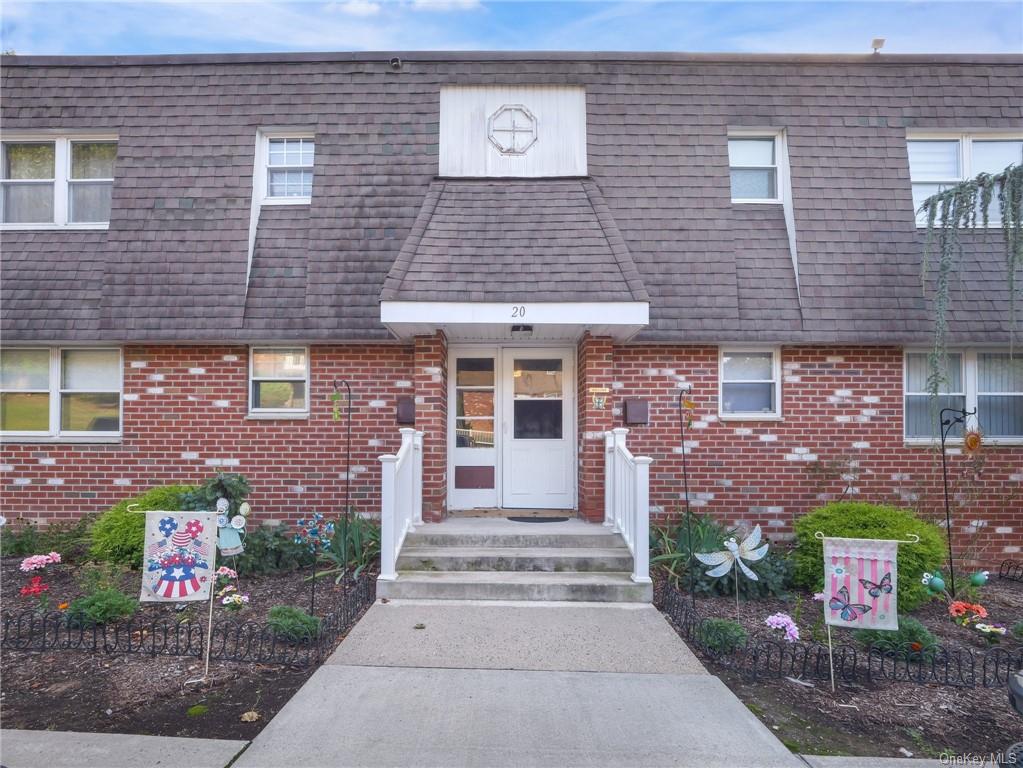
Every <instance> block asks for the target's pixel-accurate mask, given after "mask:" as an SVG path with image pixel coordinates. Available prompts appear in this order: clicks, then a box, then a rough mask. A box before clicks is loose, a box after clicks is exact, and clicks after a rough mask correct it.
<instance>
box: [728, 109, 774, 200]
mask: <svg viewBox="0 0 1023 768" xmlns="http://www.w3.org/2000/svg"><path fill="white" fill-rule="evenodd" d="M731 139H773V140H774V165H738V166H733V165H732V162H731V160H729V161H728V174H729V178H728V190H729V196H731V189H732V180H731V172H732V170H733V169H736V170H743V169H749V170H757V169H761V170H767V169H773V170H774V194H775V196H774V197H764V198H758V197H739V198H736V197H732V198H731V201H732V203H733V204H734V205H783V204H785V203H786V190H788V188H789V184H788V151H787V146H786V144H785V131H782V130H776V129H774V130H770V129H764V130H758V129H752V128H750V129H745V128H741V129H729V131H728V140H731ZM726 150H727V144H726Z"/></svg>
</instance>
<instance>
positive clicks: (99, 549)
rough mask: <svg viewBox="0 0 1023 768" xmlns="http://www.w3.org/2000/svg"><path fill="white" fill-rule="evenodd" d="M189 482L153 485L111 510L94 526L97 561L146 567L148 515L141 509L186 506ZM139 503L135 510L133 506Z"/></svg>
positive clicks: (93, 543)
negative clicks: (141, 513) (132, 509)
mask: <svg viewBox="0 0 1023 768" xmlns="http://www.w3.org/2000/svg"><path fill="white" fill-rule="evenodd" d="M192 490H193V488H192V486H188V485H164V486H160V487H157V488H152V489H151V490H148V491H146V492H145V493H143V494H142V495H141V496H137V497H136V498H134V499H125V500H124V501H121V502H119V503H117V504H115V505H114V506H113V507H111V508H110V509H108V510H107V511H106V512H104V513H103V514H102V515H100V516H99V519H98V520H96V522H95V524H94V525H93V526H92V547H91V548H90V550H89V554H90V555H91V556H92V557H93V559H95V560H99V561H101V562H106V563H114V564H115V565H126V566H129V567H131V568H139V567H141V566H142V554H143V547H144V543H145V537H146V516H145V515H140V514H138V512H139V510H168V511H175V510H179V509H182V506H181V499H182V495H183V494H185V493H188V492H189V491H192ZM132 504H137V505H138V506H137V507H136V508H135V510H134V511H129V510H128V507H129V505H132Z"/></svg>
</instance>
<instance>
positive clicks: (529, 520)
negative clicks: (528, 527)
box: [508, 517, 568, 523]
mask: <svg viewBox="0 0 1023 768" xmlns="http://www.w3.org/2000/svg"><path fill="white" fill-rule="evenodd" d="M508 519H509V520H511V521H513V522H516V523H563V522H565V521H566V520H568V518H567V517H509V518H508Z"/></svg>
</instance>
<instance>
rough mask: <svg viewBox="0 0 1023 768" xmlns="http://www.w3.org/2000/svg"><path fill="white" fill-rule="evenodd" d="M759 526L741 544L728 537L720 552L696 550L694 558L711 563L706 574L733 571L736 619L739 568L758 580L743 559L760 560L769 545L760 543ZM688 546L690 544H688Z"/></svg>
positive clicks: (753, 561) (752, 578) (711, 574)
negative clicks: (711, 566)
mask: <svg viewBox="0 0 1023 768" xmlns="http://www.w3.org/2000/svg"><path fill="white" fill-rule="evenodd" d="M760 538H761V533H760V526H759V525H758V526H757V527H756V528H754V529H753V533H751V534H750V535H749V536H747V537H746V538H745V539H743V540H742V543H741V544H738V543H736V541H735V539H734V538H730V539H728V540H727V541H725V549H723V550H721V551H720V552H697V553H696V559H697V560H699V561H700V562H701V563H703V564H704V565H713V566H716V567H715V568H711V569H710V570H709V571H707V575H708V576H713V577H714V578H718V577H721V576H724V575H725V574H726V573H728V572H729V571H733V570H734V571H735V618H736V621H738V619H739V571H740V570H741V571H742V572H743V573H744V574H745V575H746V577H747V578H749V579H751V580H752V581H760V577H758V576H757V575H756V574H755V573H754V572H753V571H751V570H750V568H749V566H747V565H746V563H745V562H743V561H744V560H745V561H748V562H750V563H755V562H756V561H757V560H762V559H763V558H764V556H765V555H766V554H767V548H768V547H769V546H770V545H769V544H767V543H764V544H763V545H761V544H760ZM690 546H692V545H691V544H690Z"/></svg>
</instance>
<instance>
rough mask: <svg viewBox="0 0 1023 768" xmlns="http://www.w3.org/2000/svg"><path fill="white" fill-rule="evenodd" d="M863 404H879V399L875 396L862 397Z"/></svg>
mask: <svg viewBox="0 0 1023 768" xmlns="http://www.w3.org/2000/svg"><path fill="white" fill-rule="evenodd" d="M863 402H865V403H880V402H881V398H880V397H878V396H877V395H864V396H863Z"/></svg>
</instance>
